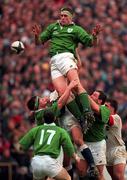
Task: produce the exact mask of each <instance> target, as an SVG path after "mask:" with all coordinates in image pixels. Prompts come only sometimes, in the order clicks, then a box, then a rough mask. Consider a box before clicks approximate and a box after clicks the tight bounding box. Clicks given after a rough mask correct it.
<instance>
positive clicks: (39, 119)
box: [34, 101, 60, 125]
mask: <svg viewBox="0 0 127 180" xmlns="http://www.w3.org/2000/svg"><path fill="white" fill-rule="evenodd" d="M47 108H48V109H51V111H52V112H54V115H55V117H58V116H59V114H60V109H59V108H58V104H57V101H56V102H53V103H52V105H51V106H49V107H47ZM45 109H46V108H44V109H39V110H36V111H35V115H34V116H35V122H36V124H37V125H41V124H42V123H43V122H44V121H43V115H44V111H45Z"/></svg>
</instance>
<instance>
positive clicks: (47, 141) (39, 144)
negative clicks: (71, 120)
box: [20, 123, 75, 159]
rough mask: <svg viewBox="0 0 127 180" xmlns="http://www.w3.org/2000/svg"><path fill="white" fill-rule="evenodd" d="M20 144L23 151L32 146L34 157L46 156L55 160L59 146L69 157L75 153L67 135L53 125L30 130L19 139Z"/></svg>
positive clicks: (44, 125)
mask: <svg viewBox="0 0 127 180" xmlns="http://www.w3.org/2000/svg"><path fill="white" fill-rule="evenodd" d="M33 142H34V144H33ZM20 144H21V146H22V148H23V149H24V150H28V149H29V148H30V147H31V145H33V148H34V153H35V155H42V156H43V155H45V154H47V155H49V156H51V157H52V158H55V159H56V158H57V157H58V156H59V154H60V149H61V145H62V147H63V150H64V152H66V153H67V154H68V155H69V156H72V154H73V153H74V152H75V150H74V147H73V144H72V142H71V139H70V137H69V135H68V133H67V132H66V131H65V130H64V129H62V128H60V127H58V126H56V125H55V123H51V124H50V125H49V124H46V123H44V124H43V125H40V126H37V127H34V128H32V129H31V130H30V131H29V132H28V133H27V134H26V135H25V136H24V137H23V138H21V139H20Z"/></svg>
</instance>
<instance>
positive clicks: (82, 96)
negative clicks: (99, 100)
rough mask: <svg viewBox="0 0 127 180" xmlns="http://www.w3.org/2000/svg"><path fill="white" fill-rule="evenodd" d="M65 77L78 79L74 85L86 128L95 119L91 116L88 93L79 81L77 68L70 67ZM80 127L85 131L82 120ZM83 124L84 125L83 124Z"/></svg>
mask: <svg viewBox="0 0 127 180" xmlns="http://www.w3.org/2000/svg"><path fill="white" fill-rule="evenodd" d="M67 79H68V80H69V81H70V82H71V81H72V80H73V79H77V80H78V86H77V87H76V89H75V91H76V92H77V94H78V96H79V100H80V103H81V105H82V109H83V114H84V120H85V121H86V122H87V123H88V128H89V127H90V126H91V124H92V123H93V122H94V121H95V118H94V116H93V113H92V111H91V107H90V102H89V99H88V95H87V93H86V90H85V89H84V88H83V86H82V85H81V83H80V79H79V76H78V71H77V69H71V70H69V71H68V73H67ZM80 123H82V124H81V125H82V127H84V129H83V130H84V132H85V131H86V125H85V124H84V123H83V122H80ZM84 125H85V126H84Z"/></svg>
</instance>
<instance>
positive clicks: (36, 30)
mask: <svg viewBox="0 0 127 180" xmlns="http://www.w3.org/2000/svg"><path fill="white" fill-rule="evenodd" d="M32 32H33V34H34V37H35V44H36V45H39V44H41V40H40V39H39V35H40V33H41V26H39V25H37V24H35V25H34V26H33V27H32Z"/></svg>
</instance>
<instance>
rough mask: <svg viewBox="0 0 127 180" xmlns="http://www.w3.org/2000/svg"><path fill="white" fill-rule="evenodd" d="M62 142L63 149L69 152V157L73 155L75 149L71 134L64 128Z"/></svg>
mask: <svg viewBox="0 0 127 180" xmlns="http://www.w3.org/2000/svg"><path fill="white" fill-rule="evenodd" d="M61 143H62V147H63V150H64V151H65V152H66V153H67V154H68V156H69V157H72V154H73V153H74V152H75V149H74V146H73V144H72V141H71V138H70V136H69V134H68V133H67V132H66V131H65V130H64V129H62V138H61Z"/></svg>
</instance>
